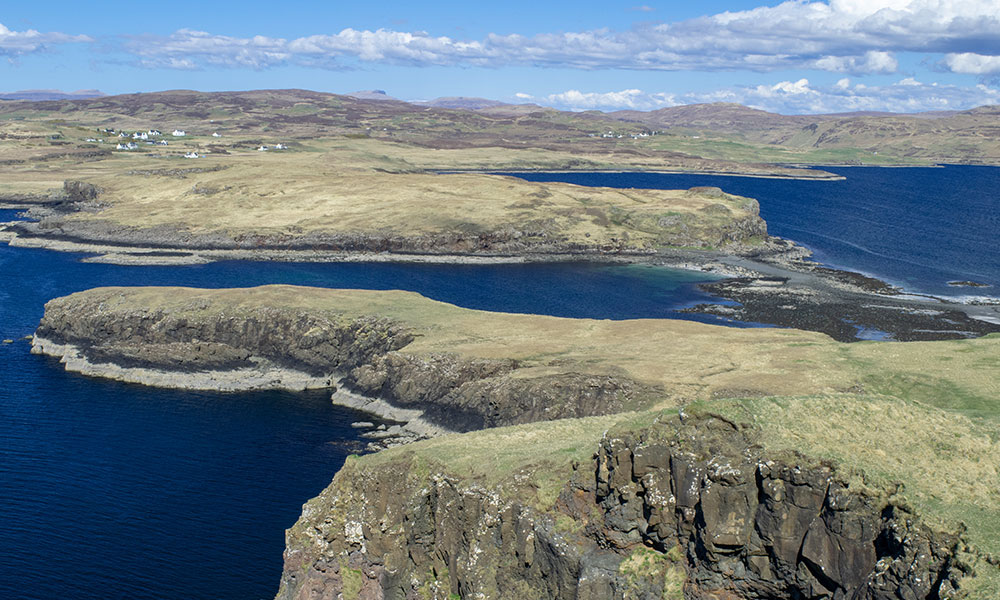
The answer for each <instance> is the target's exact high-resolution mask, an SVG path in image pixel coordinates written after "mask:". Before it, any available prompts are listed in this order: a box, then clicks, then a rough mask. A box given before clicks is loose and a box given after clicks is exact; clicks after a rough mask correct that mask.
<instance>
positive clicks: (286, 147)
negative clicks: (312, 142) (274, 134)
mask: <svg viewBox="0 0 1000 600" xmlns="http://www.w3.org/2000/svg"><path fill="white" fill-rule="evenodd" d="M274 149H275V150H288V146H286V145H284V144H275V145H274Z"/></svg>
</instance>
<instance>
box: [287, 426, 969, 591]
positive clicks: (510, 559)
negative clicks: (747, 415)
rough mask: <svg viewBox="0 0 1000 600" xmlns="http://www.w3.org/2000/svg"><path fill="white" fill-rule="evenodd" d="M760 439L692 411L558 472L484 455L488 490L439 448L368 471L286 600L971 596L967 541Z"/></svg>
mask: <svg viewBox="0 0 1000 600" xmlns="http://www.w3.org/2000/svg"><path fill="white" fill-rule="evenodd" d="M582 429H587V426H583V427H582ZM554 430H555V432H556V433H567V432H564V431H561V430H560V429H559V428H558V427H555V428H554ZM587 433H588V434H589V435H590V436H593V437H597V436H594V433H593V432H592V431H588V432H587ZM759 434H760V432H759V431H755V430H754V429H753V428H748V427H743V426H741V425H739V424H737V423H733V422H731V421H728V420H726V419H723V418H720V417H718V416H713V415H698V416H688V417H687V418H683V417H680V418H679V417H677V416H676V415H675V416H673V417H668V418H664V419H663V420H660V421H657V422H655V423H654V424H653V425H651V426H649V427H642V428H639V429H635V430H629V431H617V432H616V431H614V429H613V428H612V431H610V432H608V433H606V434H605V435H604V436H603V437H600V438H599V439H595V440H592V441H591V443H593V448H594V452H593V455H592V456H591V455H587V454H584V453H581V454H583V455H584V456H585V457H584V458H581V459H579V460H572V461H569V462H568V464H567V463H565V462H564V463H561V464H558V466H552V465H550V464H546V465H545V466H542V467H540V468H539V466H537V465H535V464H531V463H530V462H528V463H527V464H524V463H522V464H517V463H516V462H515V463H514V464H506V463H504V462H502V459H501V460H496V459H495V458H494V459H493V460H491V456H490V453H489V452H483V453H482V458H483V460H484V464H482V465H480V468H481V469H483V471H484V472H485V471H486V470H488V469H493V468H496V469H498V470H500V471H502V472H503V475H501V476H499V477H497V476H496V475H495V474H494V475H493V478H494V481H492V482H489V483H486V482H484V481H483V479H487V477H485V476H483V475H478V476H477V475H469V474H465V475H459V474H457V473H456V470H455V469H454V468H451V467H449V464H448V463H449V461H448V460H447V459H445V458H444V457H443V455H442V454H441V453H440V449H436V450H437V452H434V453H432V452H429V451H428V449H425V448H418V449H415V450H414V451H410V452H390V453H389V454H388V455H387V456H380V457H372V459H373V460H367V459H365V460H351V461H349V462H348V463H347V465H345V467H344V468H343V470H342V471H341V472H340V473H339V474H338V475H337V477H336V478H335V479H334V481H333V483H332V484H331V485H330V487H329V488H327V489H326V490H325V491H324V492H323V493H322V494H320V496H318V497H317V498H315V499H313V500H311V501H310V502H309V503H308V504H307V505H306V506H305V507H304V509H303V515H302V518H301V519H300V520H299V522H298V523H297V524H296V525H295V526H294V527H293V528H292V529H291V530H289V532H288V534H287V542H288V543H287V549H286V551H285V571H284V574H283V576H282V582H281V591H280V592H279V593H278V598H279V599H280V600H295V599H306V598H339V597H344V598H348V597H350V598H383V597H384V598H411V597H412V598H419V597H428V598H446V597H462V598H469V597H480V598H506V599H511V600H514V599H521V598H523V599H529V598H531V599H534V598H566V599H572V598H578V599H593V600H603V599H609V598H668V599H676V600H681V599H682V598H690V599H694V598H699V599H701V598H704V599H708V598H747V599H768V600H783V599H788V600H791V599H798V598H864V599H867V600H897V599H899V598H920V599H931V598H934V599H939V600H943V599H949V598H958V597H961V596H960V594H959V593H958V592H957V588H958V587H959V586H960V583H959V582H960V581H961V580H962V579H963V578H964V577H966V576H967V575H968V574H969V573H970V571H971V569H972V568H971V566H970V565H969V563H968V562H967V560H968V559H969V558H970V557H967V556H961V555H962V554H963V551H964V550H965V547H964V545H963V542H962V540H961V538H960V536H959V535H957V534H955V533H948V532H942V531H936V530H935V529H934V528H932V527H928V526H927V525H926V524H924V523H923V522H922V521H921V519H920V518H919V517H918V516H917V515H915V514H913V512H912V509H911V508H909V507H908V506H907V505H906V504H905V503H904V502H903V501H902V499H901V498H900V497H897V496H895V495H894V494H893V491H894V490H886V489H871V488H865V487H864V486H860V485H859V484H858V483H857V481H851V480H850V479H851V478H850V476H849V475H848V474H847V473H845V472H844V471H843V470H841V469H839V468H837V467H836V466H834V465H832V464H829V463H823V462H815V461H810V460H808V459H806V458H805V457H803V456H801V455H796V454H795V453H779V452H774V451H769V450H767V449H766V448H764V447H763V446H761V444H760V440H759V439H756V438H757V436H759ZM507 435H508V436H509V437H510V438H512V439H511V440H503V441H498V443H499V444H501V445H506V444H509V443H511V442H512V441H513V440H517V441H520V442H522V443H523V442H526V441H529V440H530V439H531V438H533V437H535V436H537V432H536V431H528V432H522V431H518V430H513V431H510V432H508V433H507ZM569 435H570V436H573V437H574V438H579V437H582V436H580V433H579V432H578V431H572V433H570V434H569ZM519 437H523V439H517V438H519ZM567 441H569V440H567ZM578 441H579V439H572V441H571V443H572V442H578ZM546 449H547V448H546ZM455 450H456V454H457V455H458V456H457V457H456V459H457V460H458V461H461V460H462V458H464V456H462V455H463V454H468V453H476V452H481V451H482V450H483V449H482V448H479V447H477V448H476V449H475V450H472V451H471V452H470V451H469V450H465V451H464V452H463V450H461V449H457V448H456V449H455ZM571 451H572V450H571ZM433 456H438V457H440V458H441V459H443V460H435V458H433ZM539 460H541V461H545V460H546V459H545V458H540V459H539ZM543 464H544V463H543ZM539 470H540V471H542V472H545V471H548V472H546V473H545V474H544V475H542V474H541V473H539V472H537V471H539ZM545 477H550V478H554V479H555V480H556V481H555V482H554V483H553V482H551V481H550V482H540V481H539V480H542V479H544V478H545ZM541 486H549V488H550V489H541ZM546 495H548V497H546Z"/></svg>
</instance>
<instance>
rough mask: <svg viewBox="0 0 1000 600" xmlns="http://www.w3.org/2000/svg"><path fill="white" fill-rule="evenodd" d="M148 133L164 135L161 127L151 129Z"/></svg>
mask: <svg viewBox="0 0 1000 600" xmlns="http://www.w3.org/2000/svg"><path fill="white" fill-rule="evenodd" d="M146 135H163V134H162V133H160V130H159V129H150V130H149V131H147V132H146Z"/></svg>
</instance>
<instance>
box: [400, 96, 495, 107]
mask: <svg viewBox="0 0 1000 600" xmlns="http://www.w3.org/2000/svg"><path fill="white" fill-rule="evenodd" d="M413 104H423V105H425V106H433V107H435V108H458V109H465V110H480V109H483V108H497V107H499V106H507V103H506V102H498V101H497V100H489V99H487V98H468V97H465V96H447V97H444V98H435V99H434V100H428V101H427V102H414V103H413Z"/></svg>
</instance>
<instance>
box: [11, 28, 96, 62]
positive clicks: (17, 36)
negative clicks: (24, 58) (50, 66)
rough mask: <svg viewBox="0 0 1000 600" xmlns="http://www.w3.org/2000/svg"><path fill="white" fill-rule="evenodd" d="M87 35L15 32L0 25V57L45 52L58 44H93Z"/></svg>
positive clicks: (29, 30) (32, 30) (30, 31)
mask: <svg viewBox="0 0 1000 600" xmlns="http://www.w3.org/2000/svg"><path fill="white" fill-rule="evenodd" d="M93 41H94V40H93V38H91V37H88V36H86V35H69V34H66V33H57V32H50V33H42V32H39V31H35V30H34V29H28V30H27V31H13V30H11V29H8V28H7V27H4V25H3V23H0V56H10V57H15V56H21V55H23V54H31V53H34V52H43V51H45V50H48V49H49V48H50V47H51V46H54V45H56V44H71V43H80V42H93Z"/></svg>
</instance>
